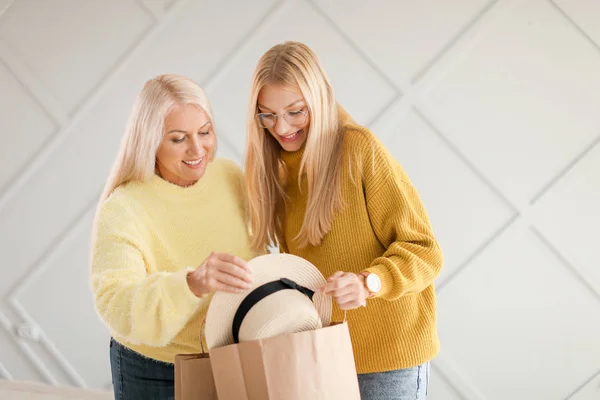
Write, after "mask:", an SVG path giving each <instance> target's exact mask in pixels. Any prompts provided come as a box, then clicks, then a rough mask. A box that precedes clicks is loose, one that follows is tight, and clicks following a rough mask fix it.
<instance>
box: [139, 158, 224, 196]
mask: <svg viewBox="0 0 600 400" xmlns="http://www.w3.org/2000/svg"><path fill="white" fill-rule="evenodd" d="M212 167H213V164H212V162H209V163H208V165H207V166H206V171H205V172H204V175H203V176H202V178H200V179H199V180H198V181H197V182H196V183H194V184H193V185H190V186H186V187H182V186H179V185H176V184H174V183H171V182H169V181H167V180H165V179H163V178H161V177H160V176H158V175H157V174H154V175H152V177H151V178H150V179H149V180H148V181H147V182H146V184H147V186H148V189H149V190H151V191H152V192H153V193H154V194H156V195H158V196H161V197H166V198H168V199H170V200H176V199H182V200H185V199H189V198H197V196H198V195H200V194H202V193H204V192H206V191H207V188H208V186H209V184H210V181H211V180H212V176H213V173H212V172H213V171H212V170H213V168H212Z"/></svg>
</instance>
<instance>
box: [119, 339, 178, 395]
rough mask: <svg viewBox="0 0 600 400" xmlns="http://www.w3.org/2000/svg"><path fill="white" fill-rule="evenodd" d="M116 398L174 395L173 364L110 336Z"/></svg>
mask: <svg viewBox="0 0 600 400" xmlns="http://www.w3.org/2000/svg"><path fill="white" fill-rule="evenodd" d="M110 368H111V372H112V383H113V390H114V393H115V400H167V399H170V400H173V399H175V378H174V376H175V374H174V371H175V368H174V366H173V364H169V363H165V362H162V361H156V360H153V359H151V358H147V357H144V356H143V355H141V354H139V353H137V352H135V351H133V350H130V349H128V348H127V347H125V346H123V345H121V344H120V343H119V342H117V341H116V340H114V339H112V338H111V339H110Z"/></svg>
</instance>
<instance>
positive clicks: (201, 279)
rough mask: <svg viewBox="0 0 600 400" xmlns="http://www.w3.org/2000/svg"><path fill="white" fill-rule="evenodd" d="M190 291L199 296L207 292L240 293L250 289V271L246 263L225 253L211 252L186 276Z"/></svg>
mask: <svg viewBox="0 0 600 400" xmlns="http://www.w3.org/2000/svg"><path fill="white" fill-rule="evenodd" d="M187 282H188V286H189V287H190V290H191V291H192V293H194V294H195V295H196V296H198V297H200V296H202V295H204V294H207V293H213V292H217V291H218V292H229V293H242V292H243V291H245V290H248V289H250V287H251V286H250V284H251V283H252V271H251V270H250V267H249V266H248V263H247V262H246V261H244V260H242V259H241V258H239V257H236V256H233V255H231V254H226V253H211V254H210V256H208V258H207V259H206V260H204V262H203V263H202V265H200V266H199V267H198V268H196V270H194V271H193V272H190V273H189V274H188V276H187Z"/></svg>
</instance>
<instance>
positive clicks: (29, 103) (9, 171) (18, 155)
mask: <svg viewBox="0 0 600 400" xmlns="http://www.w3.org/2000/svg"><path fill="white" fill-rule="evenodd" d="M0 82H2V93H9V94H10V95H9V96H5V95H4V94H3V95H2V96H0V110H2V118H0V132H2V139H3V140H2V146H0V159H1V160H2V168H0V188H2V187H4V186H6V185H7V184H8V182H9V181H10V180H12V179H13V178H14V177H15V175H17V174H18V173H19V170H20V169H21V168H23V166H24V164H26V163H27V161H29V160H30V157H32V156H35V153H36V152H37V151H38V150H39V148H40V146H41V145H42V144H43V143H44V141H46V140H47V139H48V138H49V137H50V136H51V135H52V134H53V132H54V131H55V130H56V128H57V127H56V124H55V123H54V121H52V119H51V118H50V117H49V116H48V115H47V114H46V113H45V112H44V110H43V109H42V108H41V107H40V105H39V104H38V103H36V101H35V99H33V98H32V97H31V96H30V95H29V93H27V91H26V88H25V87H24V86H23V85H22V84H21V83H20V82H19V81H18V80H17V79H16V78H15V76H14V75H12V74H11V72H10V71H9V70H8V69H7V68H6V66H5V65H4V64H2V63H0Z"/></svg>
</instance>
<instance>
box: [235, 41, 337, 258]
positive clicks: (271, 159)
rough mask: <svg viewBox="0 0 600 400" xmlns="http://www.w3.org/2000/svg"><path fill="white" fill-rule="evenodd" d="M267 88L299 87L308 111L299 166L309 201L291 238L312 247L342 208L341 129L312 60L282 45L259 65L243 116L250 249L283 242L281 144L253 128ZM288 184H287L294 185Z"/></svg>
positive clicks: (298, 47) (296, 47) (298, 46)
mask: <svg viewBox="0 0 600 400" xmlns="http://www.w3.org/2000/svg"><path fill="white" fill-rule="evenodd" d="M268 84H279V85H284V86H288V87H294V88H296V87H297V88H298V89H299V90H300V92H301V93H302V96H303V97H304V100H305V102H306V104H307V106H308V112H309V115H310V126H309V131H308V132H307V139H306V143H305V151H304V155H303V157H302V161H301V163H300V173H299V179H298V183H299V182H300V177H302V175H303V173H305V174H306V180H307V184H308V201H307V207H306V211H305V215H304V221H303V224H302V228H301V230H300V232H299V233H298V235H297V236H296V238H295V239H296V240H297V243H298V245H299V246H300V247H305V246H307V245H312V246H317V245H319V244H320V243H321V241H322V239H323V237H324V236H325V235H326V234H327V232H329V230H330V229H331V224H332V222H333V217H334V214H335V212H336V211H337V210H339V209H341V208H342V207H343V203H342V196H341V191H340V171H341V151H340V148H341V143H342V139H343V131H342V128H341V122H340V117H339V113H338V105H337V101H336V99H335V96H334V93H333V89H332V87H331V84H330V82H329V79H328V78H327V76H326V74H325V72H324V70H323V68H322V67H321V64H320V62H319V60H318V58H317V56H316V55H315V54H314V53H313V51H312V50H311V49H310V48H309V47H307V46H306V45H304V44H302V43H298V42H284V43H282V44H278V45H276V46H274V47H272V48H271V49H270V50H268V51H267V52H266V53H265V54H264V55H263V56H262V57H261V58H260V60H259V62H258V65H257V67H256V69H255V71H254V76H253V79H252V90H251V94H250V103H249V107H248V116H247V127H246V131H247V140H246V159H245V179H246V185H245V186H246V191H247V197H248V217H249V224H250V229H251V232H252V239H253V245H254V246H256V247H258V248H264V247H266V246H269V245H273V244H276V242H280V241H281V240H282V238H283V229H284V226H283V213H284V212H285V200H286V197H285V188H284V183H283V182H282V179H281V175H282V171H284V169H285V165H284V164H283V162H282V160H281V158H280V149H281V147H280V145H279V143H278V142H277V141H276V140H275V139H274V138H273V137H272V136H271V135H270V134H269V132H268V131H267V130H266V129H264V128H261V127H259V126H258V124H257V123H256V119H255V115H256V113H257V112H258V104H257V103H258V95H259V93H260V91H261V89H262V88H263V87H265V86H266V85H268ZM293 183H294V182H288V183H287V184H293Z"/></svg>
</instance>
